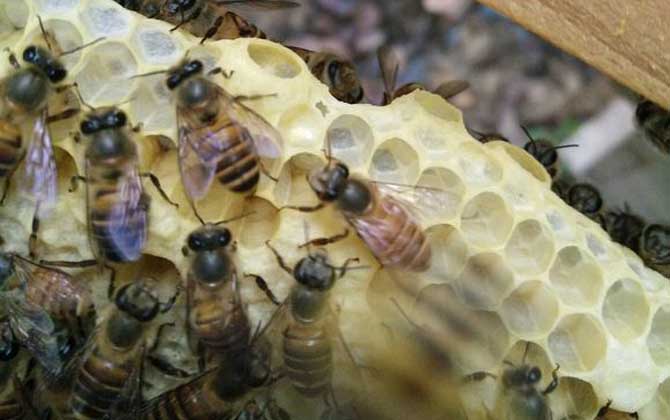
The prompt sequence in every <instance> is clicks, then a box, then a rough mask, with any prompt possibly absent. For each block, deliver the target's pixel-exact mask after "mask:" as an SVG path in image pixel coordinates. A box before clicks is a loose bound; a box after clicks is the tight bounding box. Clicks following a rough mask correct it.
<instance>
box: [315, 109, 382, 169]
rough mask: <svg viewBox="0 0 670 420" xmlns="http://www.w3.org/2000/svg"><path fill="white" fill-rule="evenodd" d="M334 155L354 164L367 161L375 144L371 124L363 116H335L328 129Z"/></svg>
mask: <svg viewBox="0 0 670 420" xmlns="http://www.w3.org/2000/svg"><path fill="white" fill-rule="evenodd" d="M326 142H329V143H330V151H331V153H332V154H333V157H335V158H337V159H341V160H342V161H343V162H346V163H347V164H350V165H352V166H360V165H364V164H365V163H367V161H368V159H369V158H370V154H371V153H372V147H373V146H374V137H373V134H372V129H371V128H370V125H369V124H368V123H367V122H365V120H364V119H362V118H361V117H357V116H356V115H350V114H344V115H340V116H339V117H337V118H335V120H333V122H332V123H330V126H328V130H327V131H326Z"/></svg>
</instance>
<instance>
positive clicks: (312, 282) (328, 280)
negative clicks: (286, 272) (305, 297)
mask: <svg viewBox="0 0 670 420" xmlns="http://www.w3.org/2000/svg"><path fill="white" fill-rule="evenodd" d="M293 276H294V277H295V279H296V281H297V282H298V283H300V284H302V285H303V286H305V287H307V288H309V289H314V290H319V291H326V290H329V289H331V288H332V287H333V285H334V284H335V278H336V274H335V269H334V268H333V266H332V265H330V264H329V263H328V257H327V256H326V255H325V254H321V253H319V254H313V255H309V256H307V257H305V258H303V259H301V260H300V261H299V262H298V264H296V265H295V267H294V268H293Z"/></svg>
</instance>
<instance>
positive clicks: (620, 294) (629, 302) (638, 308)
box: [603, 279, 650, 341]
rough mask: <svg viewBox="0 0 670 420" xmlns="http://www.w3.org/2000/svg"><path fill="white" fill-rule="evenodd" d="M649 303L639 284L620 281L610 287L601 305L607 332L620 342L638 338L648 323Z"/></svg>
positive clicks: (629, 280) (631, 281) (628, 280)
mask: <svg viewBox="0 0 670 420" xmlns="http://www.w3.org/2000/svg"><path fill="white" fill-rule="evenodd" d="M649 311H650V309H649V302H648V301H647V298H646V297H645V294H644V290H642V287H641V286H640V284H639V283H637V282H636V281H633V280H631V279H621V280H618V281H617V282H616V283H614V284H613V285H612V286H610V288H609V290H607V295H605V301H604V303H603V320H604V321H605V326H606V327H607V329H608V330H609V332H610V333H611V334H612V335H613V336H614V337H616V338H617V339H619V340H621V341H628V340H632V339H634V338H636V337H638V336H640V335H641V334H642V333H643V332H644V331H645V330H646V328H647V323H648V321H649Z"/></svg>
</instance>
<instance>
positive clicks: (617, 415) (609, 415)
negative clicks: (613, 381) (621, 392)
mask: <svg viewBox="0 0 670 420" xmlns="http://www.w3.org/2000/svg"><path fill="white" fill-rule="evenodd" d="M611 405H612V400H608V401H607V404H605V405H604V406H603V407H601V408H600V410H598V414H596V419H595V420H631V419H638V418H639V417H638V415H637V413H624V412H621V411H617V410H613V409H611V408H610V406H611Z"/></svg>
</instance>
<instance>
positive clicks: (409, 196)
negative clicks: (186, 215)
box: [370, 174, 457, 223]
mask: <svg viewBox="0 0 670 420" xmlns="http://www.w3.org/2000/svg"><path fill="white" fill-rule="evenodd" d="M435 177H439V175H437V174H435ZM439 181H440V180H439V179H438V178H436V179H428V182H427V183H429V184H435V183H436V182H439ZM370 185H371V187H373V188H375V189H376V192H377V193H378V194H380V196H381V198H383V197H390V198H391V199H392V200H394V201H395V202H396V203H397V204H399V205H400V206H401V207H402V208H404V209H405V210H406V211H407V212H408V213H409V214H410V215H411V216H413V217H414V218H415V219H416V221H417V222H420V223H426V221H428V220H433V219H435V218H439V217H440V215H441V213H442V212H443V211H444V209H445V208H451V207H453V203H454V200H455V199H457V198H456V197H454V195H453V194H452V193H450V192H449V191H447V190H445V189H442V188H438V187H432V186H429V185H426V186H419V185H403V184H394V183H388V182H382V181H370Z"/></svg>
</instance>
